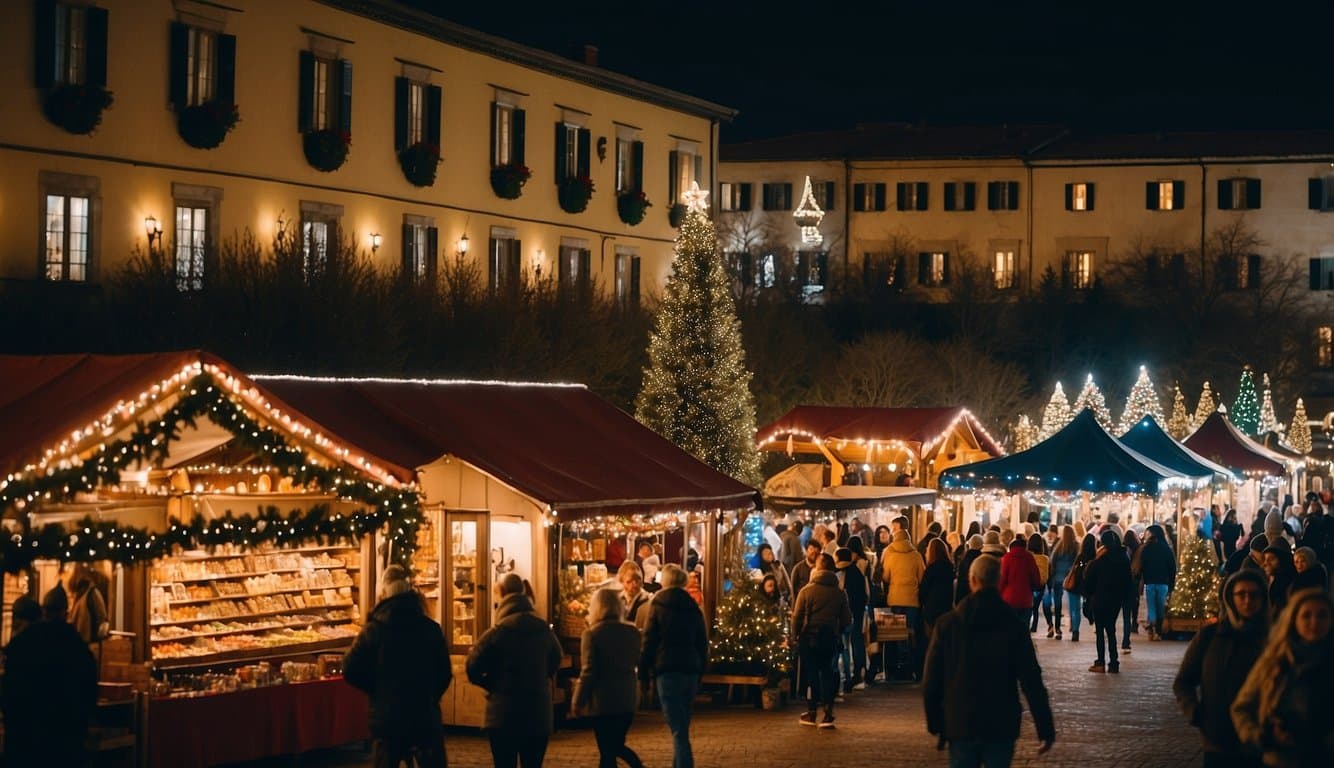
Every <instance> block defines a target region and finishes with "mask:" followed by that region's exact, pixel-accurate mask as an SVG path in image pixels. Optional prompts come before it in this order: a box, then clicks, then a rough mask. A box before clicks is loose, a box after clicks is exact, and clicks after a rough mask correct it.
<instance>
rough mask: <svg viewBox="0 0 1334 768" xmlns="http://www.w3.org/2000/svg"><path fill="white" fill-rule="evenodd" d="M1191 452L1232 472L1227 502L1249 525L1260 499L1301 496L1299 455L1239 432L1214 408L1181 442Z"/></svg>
mask: <svg viewBox="0 0 1334 768" xmlns="http://www.w3.org/2000/svg"><path fill="white" fill-rule="evenodd" d="M1183 442H1184V444H1185V446H1186V447H1187V448H1189V449H1191V450H1192V451H1194V452H1195V453H1197V454H1199V455H1201V456H1204V457H1207V458H1208V459H1209V460H1210V461H1213V462H1215V463H1217V464H1222V465H1223V466H1226V467H1227V468H1228V469H1230V470H1232V472H1233V473H1234V474H1235V475H1236V477H1237V479H1238V482H1237V483H1236V486H1237V487H1236V488H1234V489H1232V491H1233V493H1232V498H1231V499H1230V502H1231V504H1232V506H1233V508H1235V509H1236V510H1237V520H1238V521H1239V522H1241V523H1242V524H1243V525H1246V526H1249V525H1250V523H1251V521H1252V520H1254V519H1255V514H1256V510H1258V509H1259V506H1260V503H1261V502H1262V501H1273V502H1280V501H1282V500H1283V496H1284V494H1291V495H1292V496H1293V497H1294V498H1298V499H1300V498H1301V487H1302V485H1301V474H1302V473H1303V472H1304V471H1305V469H1304V467H1305V461H1304V459H1303V458H1301V457H1298V458H1293V457H1288V456H1285V455H1283V454H1281V453H1278V452H1277V451H1274V450H1272V449H1270V448H1266V447H1264V446H1263V445H1260V444H1259V443H1257V442H1256V441H1254V440H1252V439H1250V438H1249V437H1247V436H1246V435H1243V434H1242V433H1241V432H1240V431H1239V430H1238V429H1237V428H1236V427H1235V426H1233V424H1232V422H1231V421H1229V420H1228V418H1227V415H1226V414H1224V413H1223V412H1222V411H1215V412H1214V413H1212V414H1210V415H1209V418H1207V419H1205V420H1204V423H1203V424H1201V425H1200V426H1199V428H1198V429H1196V430H1195V431H1194V432H1192V433H1191V434H1190V435H1188V436H1187V437H1186V439H1185V440H1184V441H1183Z"/></svg>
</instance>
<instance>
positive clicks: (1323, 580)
mask: <svg viewBox="0 0 1334 768" xmlns="http://www.w3.org/2000/svg"><path fill="white" fill-rule="evenodd" d="M1292 567H1293V568H1296V569H1297V575H1296V576H1294V577H1293V579H1292V590H1291V591H1292V592H1297V591H1300V590H1303V589H1311V588H1313V587H1314V588H1315V589H1323V590H1325V591H1326V592H1328V591H1329V572H1328V571H1326V570H1325V566H1323V565H1321V564H1320V558H1319V556H1318V555H1317V554H1316V551H1315V550H1314V549H1311V548H1310V547H1298V548H1297V551H1296V552H1293V553H1292Z"/></svg>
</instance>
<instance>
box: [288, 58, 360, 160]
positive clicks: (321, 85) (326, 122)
mask: <svg viewBox="0 0 1334 768" xmlns="http://www.w3.org/2000/svg"><path fill="white" fill-rule="evenodd" d="M297 74H298V83H299V86H298V87H299V91H298V97H297V117H296V129H297V131H298V132H299V133H300V134H301V148H302V151H303V152H304V153H305V155H306V162H308V163H310V165H311V167H313V168H315V169H316V170H318V171H323V172H325V173H330V172H332V171H336V170H338V169H339V168H341V167H343V163H345V162H347V156H348V153H349V152H350V151H351V149H352V62H350V61H348V60H346V59H340V58H336V57H333V56H320V55H317V54H315V53H314V52H313V51H301V53H300V55H299V56H298V68H297Z"/></svg>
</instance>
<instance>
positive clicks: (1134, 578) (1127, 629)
mask: <svg viewBox="0 0 1334 768" xmlns="http://www.w3.org/2000/svg"><path fill="white" fill-rule="evenodd" d="M1146 535H1147V534H1146ZM1121 541H1122V543H1123V544H1124V545H1125V548H1126V557H1128V558H1130V589H1129V590H1128V591H1127V592H1126V600H1125V602H1124V603H1122V604H1121V653H1122V654H1127V653H1130V636H1131V635H1138V634H1139V603H1140V595H1141V594H1142V593H1143V592H1144V573H1143V568H1142V561H1141V559H1140V552H1141V551H1142V550H1143V549H1144V545H1143V541H1142V540H1141V539H1140V537H1139V536H1137V535H1136V534H1135V529H1134V528H1127V529H1126V533H1125V536H1124V537H1123V538H1122V539H1121ZM1163 605H1164V607H1166V605H1167V603H1166V602H1164V603H1163Z"/></svg>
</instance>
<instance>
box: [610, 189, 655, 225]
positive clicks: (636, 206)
mask: <svg viewBox="0 0 1334 768" xmlns="http://www.w3.org/2000/svg"><path fill="white" fill-rule="evenodd" d="M652 207H653V203H650V202H649V200H648V195H646V194H644V190H642V189H631V190H627V191H625V192H622V193H621V194H619V195H617V196H616V214H617V215H618V216H620V217H621V221H623V222H625V223H626V224H629V225H630V226H632V227H633V226H635V225H636V224H638V223H639V222H641V221H643V220H644V215H645V214H647V213H648V209H649V208H652Z"/></svg>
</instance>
